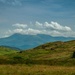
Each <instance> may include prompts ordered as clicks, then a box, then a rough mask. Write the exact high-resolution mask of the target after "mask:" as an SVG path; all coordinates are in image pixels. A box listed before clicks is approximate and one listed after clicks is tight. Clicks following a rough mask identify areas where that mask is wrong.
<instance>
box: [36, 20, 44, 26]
mask: <svg viewBox="0 0 75 75" xmlns="http://www.w3.org/2000/svg"><path fill="white" fill-rule="evenodd" d="M35 25H36V26H37V27H42V25H43V24H42V23H40V22H38V21H36V23H35Z"/></svg>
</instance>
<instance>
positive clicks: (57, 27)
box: [44, 21, 71, 31]
mask: <svg viewBox="0 0 75 75" xmlns="http://www.w3.org/2000/svg"><path fill="white" fill-rule="evenodd" d="M44 26H45V27H46V28H49V29H53V30H60V31H71V28H70V27H68V26H62V25H60V24H58V23H57V22H53V21H52V22H51V23H48V22H45V23H44Z"/></svg>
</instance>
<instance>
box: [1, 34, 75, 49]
mask: <svg viewBox="0 0 75 75" xmlns="http://www.w3.org/2000/svg"><path fill="white" fill-rule="evenodd" d="M68 40H75V38H73V37H53V36H50V35H45V34H37V35H22V34H18V33H16V34H13V35H11V36H9V37H6V38H0V46H2V45H3V46H10V47H16V48H19V49H22V50H24V49H25V50H26V49H31V48H34V47H37V46H39V45H41V44H45V43H48V42H54V41H68Z"/></svg>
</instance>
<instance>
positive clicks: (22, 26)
mask: <svg viewBox="0 0 75 75" xmlns="http://www.w3.org/2000/svg"><path fill="white" fill-rule="evenodd" d="M12 26H15V27H18V28H26V27H27V24H20V23H16V24H13V25H12Z"/></svg>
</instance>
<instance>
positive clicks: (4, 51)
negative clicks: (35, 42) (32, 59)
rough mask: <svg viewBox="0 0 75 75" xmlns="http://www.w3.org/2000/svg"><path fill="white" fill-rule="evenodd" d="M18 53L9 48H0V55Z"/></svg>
mask: <svg viewBox="0 0 75 75" xmlns="http://www.w3.org/2000/svg"><path fill="white" fill-rule="evenodd" d="M16 52H18V51H17V50H13V49H11V48H7V47H3V46H0V55H6V54H12V53H16Z"/></svg>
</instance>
